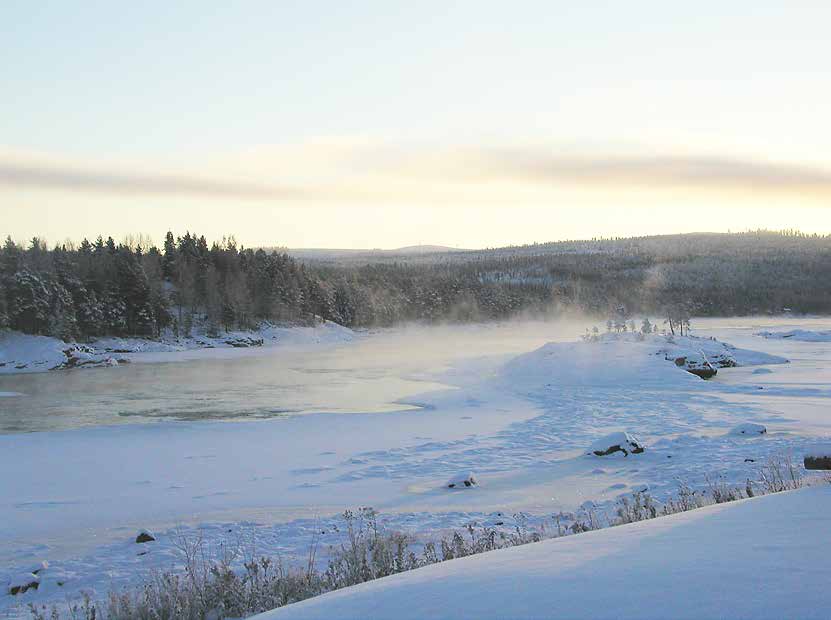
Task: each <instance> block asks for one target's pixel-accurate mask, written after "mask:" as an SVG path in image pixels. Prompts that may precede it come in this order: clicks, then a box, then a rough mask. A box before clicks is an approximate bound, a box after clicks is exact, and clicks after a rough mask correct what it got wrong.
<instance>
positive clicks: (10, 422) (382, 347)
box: [0, 322, 586, 433]
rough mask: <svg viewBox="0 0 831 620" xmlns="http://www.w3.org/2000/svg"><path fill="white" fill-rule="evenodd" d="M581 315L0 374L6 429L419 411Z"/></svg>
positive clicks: (571, 334) (561, 335)
mask: <svg viewBox="0 0 831 620" xmlns="http://www.w3.org/2000/svg"><path fill="white" fill-rule="evenodd" d="M585 327H586V324H585V323H583V322H568V323H566V322H558V323H521V324H505V325H490V326H456V327H434V328H407V329H397V330H389V331H383V332H380V333H376V334H374V335H370V336H367V337H365V338H360V339H359V340H358V341H356V342H354V343H351V344H347V345H342V346H337V347H332V348H317V349H302V350H288V349H281V348H274V349H268V350H258V351H256V352H254V351H242V350H240V351H237V350H235V351H234V352H233V353H232V354H231V355H228V356H227V357H223V358H222V359H210V358H209V357H208V356H210V355H211V352H208V351H205V352H204V354H205V355H204V358H203V359H193V360H189V361H187V362H178V363H157V364H143V363H133V364H130V365H124V366H119V367H117V368H101V369H89V370H67V371H57V372H49V373H42V374H30V375H17V376H7V377H0V392H20V393H22V394H23V395H22V396H13V397H3V398H0V433H16V432H31V431H45V430H63V429H70V428H77V427H81V426H97V425H102V424H123V423H136V422H149V421H153V420H157V419H179V420H207V419H227V420H234V419H240V418H265V417H269V418H271V417H280V416H288V415H297V414H303V413H316V412H321V413H349V412H356V411H360V412H379V413H380V412H385V411H400V410H402V409H408V408H414V406H413V405H407V404H403V403H402V402H401V401H405V400H406V399H407V398H408V397H411V396H413V395H415V394H418V393H422V392H425V391H429V390H432V389H436V388H440V387H442V385H441V384H438V383H435V381H433V380H431V379H432V377H431V376H430V374H431V373H433V372H436V371H440V370H442V369H444V368H447V367H448V366H449V365H451V364H453V363H454V362H456V361H458V360H462V359H465V358H471V357H479V356H482V355H502V354H504V355H511V354H516V353H519V352H523V351H528V350H530V349H532V348H535V347H537V346H541V345H542V344H544V343H545V342H547V341H550V340H555V339H567V340H571V339H574V338H575V337H576V336H577V335H579V334H580V333H582V331H583V330H584V329H585Z"/></svg>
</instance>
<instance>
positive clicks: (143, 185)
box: [0, 161, 301, 200]
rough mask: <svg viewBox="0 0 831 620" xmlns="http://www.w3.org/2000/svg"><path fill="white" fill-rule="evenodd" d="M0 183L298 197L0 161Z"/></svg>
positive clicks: (247, 187) (168, 177)
mask: <svg viewBox="0 0 831 620" xmlns="http://www.w3.org/2000/svg"><path fill="white" fill-rule="evenodd" d="M0 184H2V185H6V186H11V187H21V188H30V189H46V190H67V191H74V192H96V193H97V192H101V193H110V194H122V195H124V194H126V195H141V194H149V195H168V196H182V195H185V196H195V197H214V198H240V199H254V200H263V199H275V198H284V199H288V198H292V199H294V198H298V197H299V196H300V195H301V192H300V191H299V190H297V189H292V188H285V187H272V186H267V185H258V184H254V183H244V182H235V181H224V180H214V179H206V178H200V177H188V176H180V175H172V174H165V173H139V172H121V171H113V170H106V169H97V170H79V169H75V168H72V167H55V166H45V167H44V166H40V165H37V164H31V163H15V162H8V161H0Z"/></svg>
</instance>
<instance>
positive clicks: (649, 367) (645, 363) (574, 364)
mask: <svg viewBox="0 0 831 620" xmlns="http://www.w3.org/2000/svg"><path fill="white" fill-rule="evenodd" d="M679 360H684V361H683V362H680V361H679ZM787 362H788V360H787V359H785V358H783V357H779V356H776V355H770V354H767V353H762V352H759V351H751V350H748V349H740V348H737V347H734V346H732V345H730V344H727V343H724V342H720V341H718V340H714V339H710V338H696V337H694V336H683V337H681V336H675V337H669V336H663V335H658V334H650V335H648V336H646V337H644V338H640V337H639V336H638V335H636V334H633V333H624V334H615V333H607V334H602V335H600V336H598V337H597V338H596V339H595V340H591V341H584V342H551V343H548V344H546V345H544V346H543V347H541V348H539V349H537V350H536V351H532V352H530V353H526V354H524V355H520V356H518V357H516V358H514V359H513V360H511V361H510V362H508V364H506V365H505V367H504V369H503V376H504V378H505V379H506V380H507V381H508V382H509V383H510V384H511V385H512V386H516V387H517V388H518V389H524V390H529V391H533V390H534V388H537V389H538V388H540V387H558V386H585V387H589V386H591V387H603V386H605V387H611V388H614V387H616V386H620V385H627V384H633V383H635V382H637V384H638V385H641V386H650V385H661V386H667V385H672V384H684V383H688V382H690V381H698V380H699V379H698V378H696V377H695V376H693V374H694V373H693V374H691V373H692V370H693V369H694V368H695V367H697V366H698V365H703V364H704V363H706V364H707V365H709V366H712V367H713V368H716V369H717V368H729V367H734V366H755V365H761V364H783V363H787ZM681 370H687V371H688V372H679V371H681Z"/></svg>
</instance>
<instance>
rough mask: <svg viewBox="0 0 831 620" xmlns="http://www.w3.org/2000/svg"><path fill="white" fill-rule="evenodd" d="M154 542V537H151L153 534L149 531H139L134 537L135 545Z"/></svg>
mask: <svg viewBox="0 0 831 620" xmlns="http://www.w3.org/2000/svg"><path fill="white" fill-rule="evenodd" d="M154 540H156V537H155V536H153V532H151V531H149V530H141V531H140V532H139V533H138V535H137V536H136V542H137V543H148V542H153V541H154Z"/></svg>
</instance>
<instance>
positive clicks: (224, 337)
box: [0, 321, 355, 375]
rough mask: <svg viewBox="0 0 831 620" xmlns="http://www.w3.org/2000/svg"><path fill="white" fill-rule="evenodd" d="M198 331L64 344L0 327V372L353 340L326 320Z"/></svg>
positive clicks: (349, 332) (350, 334)
mask: <svg viewBox="0 0 831 620" xmlns="http://www.w3.org/2000/svg"><path fill="white" fill-rule="evenodd" d="M201 332H202V333H199V332H197V330H194V335H193V336H192V337H188V338H185V337H182V338H176V337H175V336H174V335H173V334H172V333H171V332H169V331H168V332H166V333H163V334H162V337H161V338H158V339H150V338H128V337H106V338H99V339H97V340H94V341H93V342H91V343H76V342H69V343H67V342H64V341H63V340H60V339H59V338H51V337H48V336H32V335H28V334H21V333H19V332H14V331H0V375H3V374H18V373H31V372H45V371H47V370H63V369H72V368H100V367H111V366H118V365H119V364H122V363H128V362H130V361H131V360H130V358H124V357H121V355H129V354H135V353H142V354H145V353H177V352H183V351H190V350H195V349H231V348H233V349H242V348H255V347H263V346H276V345H280V346H308V345H318V344H340V343H345V342H350V341H351V340H353V339H354V338H355V332H353V331H352V330H351V329H349V328H348V327H344V326H342V325H338V324H337V323H332V322H331V321H322V322H320V323H317V324H316V325H313V326H303V325H290V326H278V325H272V324H270V323H263V324H261V325H260V326H259V327H258V328H257V329H256V330H252V331H231V332H223V333H220V334H218V335H215V336H213V337H211V336H208V335H207V334H206V333H204V329H203V330H201ZM116 356H118V357H116Z"/></svg>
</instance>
